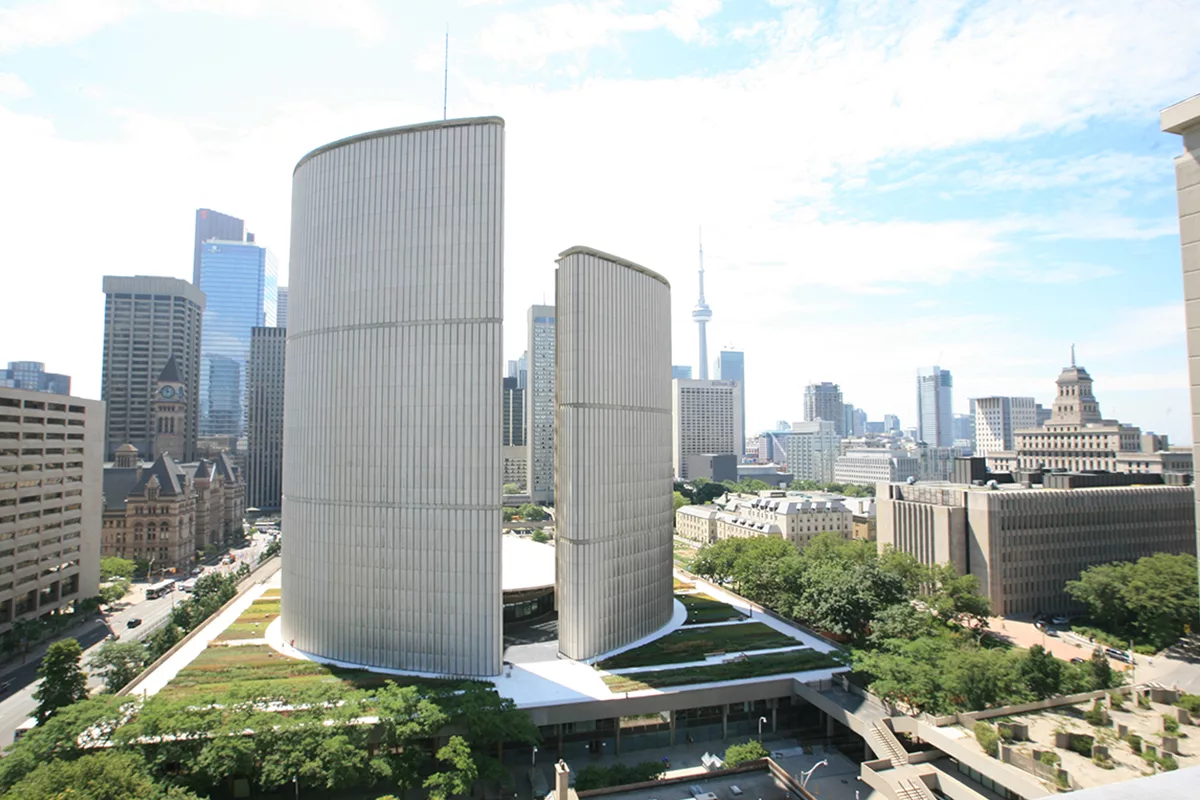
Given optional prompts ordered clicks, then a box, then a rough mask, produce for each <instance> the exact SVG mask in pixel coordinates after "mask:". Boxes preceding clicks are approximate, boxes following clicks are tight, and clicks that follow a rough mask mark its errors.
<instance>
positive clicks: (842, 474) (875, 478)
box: [833, 448, 921, 486]
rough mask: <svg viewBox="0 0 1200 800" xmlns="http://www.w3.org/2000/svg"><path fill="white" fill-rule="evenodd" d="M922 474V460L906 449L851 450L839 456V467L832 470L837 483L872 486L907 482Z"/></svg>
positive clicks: (836, 466)
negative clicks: (881, 483) (911, 454)
mask: <svg viewBox="0 0 1200 800" xmlns="http://www.w3.org/2000/svg"><path fill="white" fill-rule="evenodd" d="M920 472H921V461H920V459H917V458H913V457H912V456H910V455H909V454H908V453H907V452H906V451H904V450H890V449H883V448H873V449H864V450H851V451H849V452H848V453H846V454H845V455H842V456H838V460H837V464H836V465H835V466H834V468H833V480H834V482H835V483H853V484H855V485H857V486H872V485H874V484H876V483H880V482H883V483H894V482H895V481H903V480H907V479H908V478H910V477H913V476H916V475H919V474H920Z"/></svg>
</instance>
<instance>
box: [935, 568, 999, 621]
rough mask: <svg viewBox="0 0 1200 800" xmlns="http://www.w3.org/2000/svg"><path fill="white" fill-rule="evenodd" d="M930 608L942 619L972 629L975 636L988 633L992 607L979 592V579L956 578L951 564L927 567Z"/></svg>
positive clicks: (960, 576)
mask: <svg viewBox="0 0 1200 800" xmlns="http://www.w3.org/2000/svg"><path fill="white" fill-rule="evenodd" d="M929 584H930V592H929V598H928V600H927V601H926V602H927V603H928V605H929V607H930V608H931V609H932V610H933V612H934V613H935V614H937V615H938V616H939V617H941V618H942V619H944V620H946V621H947V622H951V623H954V624H957V625H961V626H963V627H968V628H972V629H973V630H974V631H975V634H976V635H977V636H982V635H983V633H984V631H986V630H987V625H988V619H989V618H990V617H991V615H992V604H991V601H989V600H988V599H987V598H986V597H984V596H983V593H982V592H980V591H979V578H978V577H976V576H975V575H959V574H958V570H957V569H955V568H954V566H953V565H951V564H935V565H934V566H932V567H930V568H929Z"/></svg>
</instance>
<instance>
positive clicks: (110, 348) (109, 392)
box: [100, 275, 204, 461]
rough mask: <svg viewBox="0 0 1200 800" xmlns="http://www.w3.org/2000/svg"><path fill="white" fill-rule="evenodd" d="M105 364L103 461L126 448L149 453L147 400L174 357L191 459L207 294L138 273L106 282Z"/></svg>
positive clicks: (151, 441) (150, 436) (149, 408)
mask: <svg viewBox="0 0 1200 800" xmlns="http://www.w3.org/2000/svg"><path fill="white" fill-rule="evenodd" d="M104 295H105V299H104V363H103V372H102V375H101V383H100V398H101V399H102V400H103V401H104V403H105V408H106V411H107V415H106V421H105V434H104V440H105V445H104V448H105V449H104V458H105V459H106V460H110V459H112V458H114V457H115V456H116V452H117V448H118V447H120V446H121V445H124V444H131V445H133V446H134V448H135V449H137V451H138V454H139V455H140V456H141V457H143V458H150V457H151V456H152V455H153V454H154V436H155V430H154V420H153V409H152V397H153V395H154V390H155V387H156V383H157V380H158V376H159V375H160V374H161V373H162V370H163V368H164V367H165V366H166V365H167V361H168V360H169V359H170V358H171V357H172V356H174V357H175V362H176V364H177V366H178V370H179V376H180V378H181V383H182V384H183V386H184V388H185V389H186V405H187V408H186V409H185V414H184V420H183V426H184V429H183V452H182V453H180V454H177V456H178V457H179V458H181V459H182V460H184V461H188V460H191V459H192V458H193V457H194V456H195V452H196V451H195V448H196V434H197V425H198V423H199V412H200V405H199V401H198V397H197V392H196V389H197V387H198V386H199V384H200V340H201V329H202V324H203V312H204V293H203V292H201V291H200V290H199V289H197V288H196V287H195V286H193V285H192V284H190V283H188V282H187V281H183V280H179V279H178V278H161V277H152V276H144V275H138V276H134V277H116V276H112V275H108V276H105V278H104Z"/></svg>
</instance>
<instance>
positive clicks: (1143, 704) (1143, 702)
mask: <svg viewBox="0 0 1200 800" xmlns="http://www.w3.org/2000/svg"><path fill="white" fill-rule="evenodd" d="M1149 707H1150V698H1149V697H1147V696H1146V695H1144V694H1139V695H1138V708H1149Z"/></svg>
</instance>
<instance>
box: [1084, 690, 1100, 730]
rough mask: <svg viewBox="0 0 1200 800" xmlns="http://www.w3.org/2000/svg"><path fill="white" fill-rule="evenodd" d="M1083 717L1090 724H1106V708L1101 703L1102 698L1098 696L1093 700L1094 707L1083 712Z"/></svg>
mask: <svg viewBox="0 0 1200 800" xmlns="http://www.w3.org/2000/svg"><path fill="white" fill-rule="evenodd" d="M1083 719H1084V721H1085V722H1087V723H1088V724H1089V725H1103V724H1104V708H1103V707H1102V706H1101V705H1100V698H1099V697H1097V698H1096V699H1095V700H1094V701H1093V702H1092V707H1091V708H1089V709H1088V710H1087V711H1085V712H1083Z"/></svg>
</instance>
